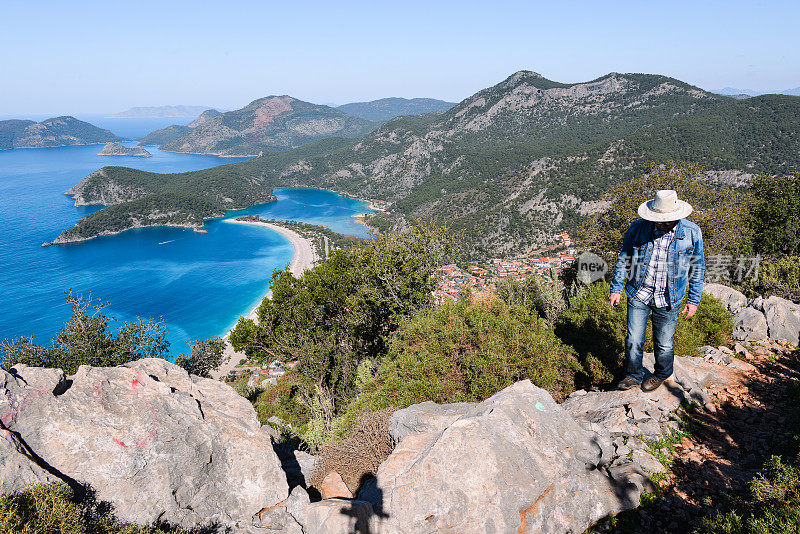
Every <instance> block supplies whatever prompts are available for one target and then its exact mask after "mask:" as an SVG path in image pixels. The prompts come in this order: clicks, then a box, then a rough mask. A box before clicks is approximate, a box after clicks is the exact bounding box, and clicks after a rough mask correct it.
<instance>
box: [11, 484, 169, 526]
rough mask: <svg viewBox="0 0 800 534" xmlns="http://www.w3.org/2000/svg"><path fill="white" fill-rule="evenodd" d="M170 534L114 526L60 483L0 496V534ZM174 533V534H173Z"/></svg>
mask: <svg viewBox="0 0 800 534" xmlns="http://www.w3.org/2000/svg"><path fill="white" fill-rule="evenodd" d="M160 532H172V531H170V530H162V529H160V528H155V527H138V526H135V525H125V524H122V523H119V522H117V521H116V520H115V519H114V517H113V516H112V515H111V514H110V513H108V512H105V511H101V510H98V506H97V504H96V503H94V502H80V501H79V500H77V499H76V498H75V494H74V493H73V492H72V490H71V489H70V488H69V487H68V486H67V485H66V484H63V483H59V484H38V485H35V486H31V487H30V488H28V489H26V490H25V491H23V492H20V493H16V494H13V495H6V494H3V495H0V533H1V534H40V533H41V534H45V533H47V534H49V533H53V534H106V533H108V534H112V533H119V534H156V533H160ZM174 532H177V531H174Z"/></svg>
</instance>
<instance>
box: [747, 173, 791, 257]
mask: <svg viewBox="0 0 800 534" xmlns="http://www.w3.org/2000/svg"><path fill="white" fill-rule="evenodd" d="M750 190H751V198H750V201H749V210H750V213H751V218H750V226H751V229H752V232H753V236H754V240H753V241H754V245H755V248H756V252H759V253H762V254H794V255H796V254H800V174H798V173H793V174H791V175H789V176H771V175H769V174H761V175H758V176H755V177H754V178H753V179H752V181H751V182H750Z"/></svg>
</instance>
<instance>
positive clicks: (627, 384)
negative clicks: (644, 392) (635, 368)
mask: <svg viewBox="0 0 800 534" xmlns="http://www.w3.org/2000/svg"><path fill="white" fill-rule="evenodd" d="M638 387H639V382H637V381H636V380H634V379H633V378H631V377H629V376H626V377H625V378H624V379H623V380H622V382H620V383H619V384H617V389H618V390H620V391H625V390H626V389H633V388H638Z"/></svg>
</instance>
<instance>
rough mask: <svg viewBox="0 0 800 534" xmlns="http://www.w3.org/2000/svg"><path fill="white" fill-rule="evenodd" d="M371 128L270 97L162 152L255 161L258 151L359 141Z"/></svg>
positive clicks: (206, 124) (209, 122)
mask: <svg viewBox="0 0 800 534" xmlns="http://www.w3.org/2000/svg"><path fill="white" fill-rule="evenodd" d="M375 126H376V125H375V123H373V122H371V121H366V120H364V119H359V118H356V117H351V116H349V115H347V114H345V113H343V112H341V111H338V110H336V109H334V108H331V107H328V106H321V105H318V104H311V103H309V102H304V101H302V100H298V99H296V98H293V97H291V96H288V95H280V96H275V95H270V96H266V97H263V98H259V99H256V100H253V101H252V102H250V103H249V104H248V105H247V106H245V107H243V108H241V109H238V110H235V111H229V112H226V113H220V114H219V115H216V116H213V117H207V118H206V120H205V121H203V122H202V123H200V124H197V125H196V126H195V127H194V128H192V129H191V131H189V132H187V133H186V134H184V135H183V136H181V137H179V138H177V139H174V140H172V141H169V142H167V143H165V144H164V145H163V146H162V147H161V148H162V149H163V150H170V151H174V152H190V153H198V154H213V155H217V156H257V155H258V154H260V153H261V152H262V151H268V150H288V149H292V148H296V147H298V146H301V145H304V144H307V143H309V142H312V141H316V140H319V139H322V138H323V137H331V136H337V137H349V138H354V137H360V136H362V135H364V134H365V133H367V132H368V131H371V130H372V129H374V127H375Z"/></svg>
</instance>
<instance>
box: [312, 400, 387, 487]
mask: <svg viewBox="0 0 800 534" xmlns="http://www.w3.org/2000/svg"><path fill="white" fill-rule="evenodd" d="M391 415H392V413H391V412H390V411H388V410H385V411H381V412H370V413H367V414H364V415H363V416H361V419H359V420H358V422H357V423H356V424H355V426H354V427H353V432H352V434H351V435H350V436H349V437H347V438H345V439H342V440H339V441H335V442H333V443H329V444H327V445H325V446H323V447H322V452H321V454H320V457H319V460H317V467H316V468H315V469H314V472H313V473H312V475H311V477H310V480H309V483H310V485H311V486H315V487H319V485H320V484H321V483H322V481H323V479H324V478H325V477H326V476H327V475H328V473H330V472H331V471H336V472H337V473H339V475H341V477H342V480H344V483H345V484H346V485H347V488H348V489H349V490H350V491H351V492H352V493H353V495H355V494H356V493H357V492H358V489H359V487H360V486H361V484H362V482H363V481H364V480H365V479H366V478H368V477H369V476H370V475H374V474H375V473H376V472H377V471H378V466H379V465H380V464H381V462H383V461H384V460H385V459H386V458H388V457H389V455H390V454H391V453H392V449H394V441H393V440H392V437H391V436H390V435H389V418H390V417H391Z"/></svg>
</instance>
